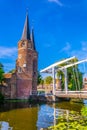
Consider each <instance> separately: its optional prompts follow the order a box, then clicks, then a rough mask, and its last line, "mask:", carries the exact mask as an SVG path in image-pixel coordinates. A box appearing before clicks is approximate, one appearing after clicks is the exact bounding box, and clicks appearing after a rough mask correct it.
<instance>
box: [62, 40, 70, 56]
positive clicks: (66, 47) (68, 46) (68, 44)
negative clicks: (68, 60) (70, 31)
mask: <svg viewBox="0 0 87 130" xmlns="http://www.w3.org/2000/svg"><path fill="white" fill-rule="evenodd" d="M70 49H71V45H70V43H69V42H66V45H65V46H64V48H62V49H61V50H60V52H67V53H68V52H69V51H70Z"/></svg>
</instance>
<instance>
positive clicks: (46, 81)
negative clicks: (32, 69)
mask: <svg viewBox="0 0 87 130" xmlns="http://www.w3.org/2000/svg"><path fill="white" fill-rule="evenodd" d="M52 81H53V79H52V77H51V76H47V77H46V78H45V84H47V85H49V84H51V83H52Z"/></svg>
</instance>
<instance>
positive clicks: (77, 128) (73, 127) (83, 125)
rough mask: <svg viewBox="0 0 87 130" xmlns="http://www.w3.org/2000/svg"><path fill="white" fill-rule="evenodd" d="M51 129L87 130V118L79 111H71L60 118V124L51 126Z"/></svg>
mask: <svg viewBox="0 0 87 130" xmlns="http://www.w3.org/2000/svg"><path fill="white" fill-rule="evenodd" d="M49 130H87V118H84V117H82V116H81V115H80V114H79V113H77V112H74V111H71V112H70V113H69V116H68V118H67V115H66V114H65V115H64V116H60V117H59V118H58V124H57V125H55V126H51V127H49Z"/></svg>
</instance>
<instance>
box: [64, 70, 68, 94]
mask: <svg viewBox="0 0 87 130" xmlns="http://www.w3.org/2000/svg"><path fill="white" fill-rule="evenodd" d="M64 74H65V92H66V94H67V92H68V83H67V82H68V79H67V69H66V68H64Z"/></svg>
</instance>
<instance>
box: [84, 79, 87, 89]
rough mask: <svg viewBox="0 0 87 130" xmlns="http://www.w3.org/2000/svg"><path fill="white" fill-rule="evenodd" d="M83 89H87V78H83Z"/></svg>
mask: <svg viewBox="0 0 87 130" xmlns="http://www.w3.org/2000/svg"><path fill="white" fill-rule="evenodd" d="M83 90H87V78H86V77H85V78H83Z"/></svg>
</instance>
